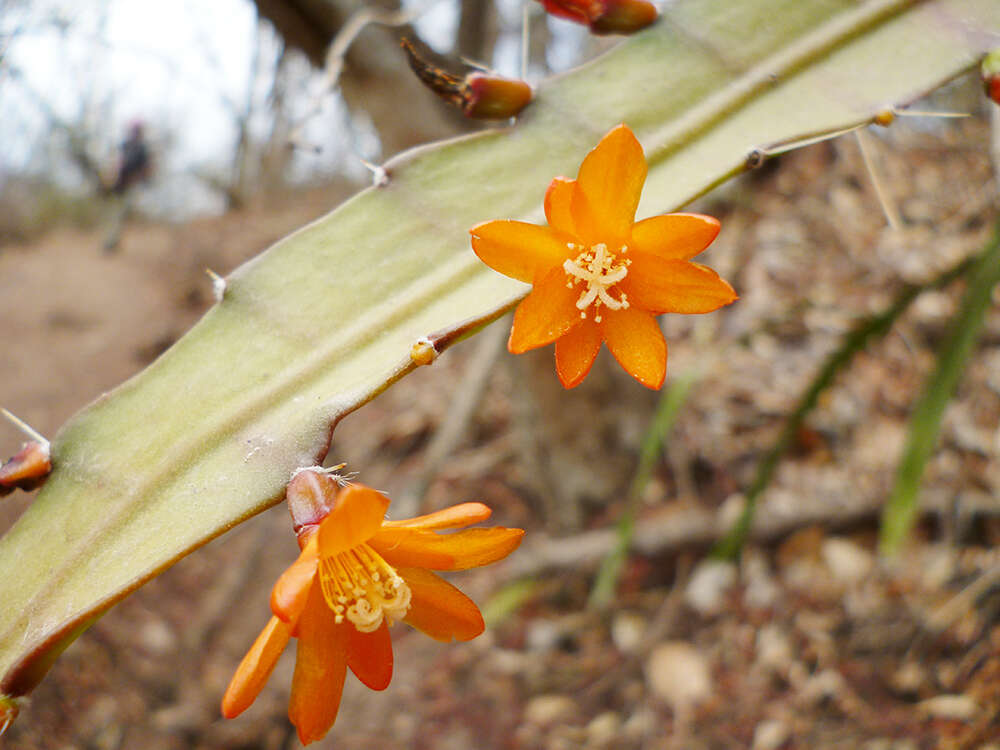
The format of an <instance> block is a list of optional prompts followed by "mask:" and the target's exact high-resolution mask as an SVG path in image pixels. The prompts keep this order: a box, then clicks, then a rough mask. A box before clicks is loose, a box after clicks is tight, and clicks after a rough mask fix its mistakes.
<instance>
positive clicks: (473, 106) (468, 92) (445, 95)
mask: <svg viewBox="0 0 1000 750" xmlns="http://www.w3.org/2000/svg"><path fill="white" fill-rule="evenodd" d="M400 44H401V45H402V47H403V49H404V50H405V51H406V57H407V60H408V61H409V63H410V68H411V69H412V70H413V72H414V73H416V74H417V78H419V79H420V80H421V81H422V82H423V84H424V85H425V86H427V88H429V89H430V90H431V91H433V92H434V93H435V94H437V95H438V96H439V97H441V98H442V99H444V100H445V101H446V102H449V103H451V104H454V105H455V106H456V107H458V108H459V109H461V110H462V113H463V114H464V115H465V116H466V117H474V118H476V119H480V120H504V119H507V118H508V117H514V116H515V115H516V114H517V113H518V112H520V111H521V110H522V109H524V107H525V106H526V105H527V104H528V102H530V101H531V97H532V91H531V86H529V85H528V84H527V83H525V82H524V81H518V80H515V79H512V78H502V77H500V76H494V75H489V74H486V73H480V72H475V73H470V74H469V75H467V76H465V78H460V77H458V76H456V75H453V74H451V73H449V72H447V71H445V70H442V69H440V68H437V67H435V66H433V65H431V64H430V63H429V62H427V61H426V60H424V59H423V58H422V57H420V55H418V54H417V50H416V48H415V47H414V46H413V43H412V42H410V41H409V40H408V39H403V40H402V41H401V42H400Z"/></svg>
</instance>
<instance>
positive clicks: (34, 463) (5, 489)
mask: <svg viewBox="0 0 1000 750" xmlns="http://www.w3.org/2000/svg"><path fill="white" fill-rule="evenodd" d="M51 471H52V462H51V461H50V460H49V444H48V442H45V443H40V442H38V441H37V440H31V441H29V442H27V443H25V444H24V446H23V447H22V448H21V450H20V451H18V452H17V453H16V454H14V456H13V457H12V458H11V459H9V460H8V461H7V463H5V464H4V465H3V466H0V497H2V496H3V495H8V494H10V493H11V492H13V491H14V490H15V489H22V490H25V491H26V492H27V491H30V490H33V489H36V488H37V487H41V486H42V483H43V482H45V478H46V477H48V475H49V472H51Z"/></svg>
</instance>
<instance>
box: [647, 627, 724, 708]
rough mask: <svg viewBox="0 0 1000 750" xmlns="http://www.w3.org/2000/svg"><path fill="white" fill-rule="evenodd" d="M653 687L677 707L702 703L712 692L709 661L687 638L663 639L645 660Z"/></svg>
mask: <svg viewBox="0 0 1000 750" xmlns="http://www.w3.org/2000/svg"><path fill="white" fill-rule="evenodd" d="M646 681H647V682H648V684H649V687H650V689H651V690H652V691H653V692H654V693H655V694H656V695H657V696H659V697H660V698H662V699H663V700H664V701H666V702H667V703H669V704H670V706H671V707H672V708H673V709H674V711H677V710H678V709H679V708H680V709H683V708H686V707H688V706H691V705H694V704H696V703H699V702H701V701H703V700H705V699H706V698H708V697H709V696H710V695H711V694H712V676H711V674H710V672H709V669H708V663H707V662H706V661H705V658H704V657H703V656H702V655H701V652H699V651H698V649H696V648H695V647H694V646H692V645H691V644H690V643H688V642H686V641H667V642H665V643H661V644H660V645H659V646H657V647H656V648H655V649H653V652H652V653H651V654H650V655H649V661H647V662H646Z"/></svg>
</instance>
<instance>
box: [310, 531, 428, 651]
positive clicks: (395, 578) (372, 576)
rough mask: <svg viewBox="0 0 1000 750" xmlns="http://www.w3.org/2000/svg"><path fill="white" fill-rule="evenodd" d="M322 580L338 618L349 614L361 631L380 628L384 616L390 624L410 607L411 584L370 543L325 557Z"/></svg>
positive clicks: (329, 604) (321, 574) (340, 620)
mask: <svg viewBox="0 0 1000 750" xmlns="http://www.w3.org/2000/svg"><path fill="white" fill-rule="evenodd" d="M319 580H320V586H321V587H322V589H323V598H324V599H326V603H327V606H329V607H330V609H332V610H333V611H334V613H335V619H336V621H337V622H338V623H339V622H343V618H344V617H346V618H347V619H348V620H350V621H351V622H352V623H353V624H354V626H355V627H356V628H357V629H358V630H359V631H361V632H362V633H371V632H373V631H375V630H377V629H378V627H379V626H380V625H381V624H382V619H383V618H385V619H387V620H388V621H389V623H390V624H391V623H392V621H393V620H394V619H396V620H398V619H402V618H403V617H404V616H406V613H407V611H408V610H409V609H410V587H409V586H407V585H406V581H404V580H403V579H402V578H401V577H400V576H399V574H398V573H397V572H396V571H395V570H393V568H392V566H390V565H389V563H387V562H386V561H385V560H383V559H382V557H381V556H380V555H379V554H378V553H377V552H375V550H373V549H372V548H371V547H369V546H368V545H367V544H361V545H358V546H357V547H354V548H352V549H349V550H347V551H345V552H340V553H339V554H336V555H334V556H333V557H324V558H322V559H321V560H320V566H319Z"/></svg>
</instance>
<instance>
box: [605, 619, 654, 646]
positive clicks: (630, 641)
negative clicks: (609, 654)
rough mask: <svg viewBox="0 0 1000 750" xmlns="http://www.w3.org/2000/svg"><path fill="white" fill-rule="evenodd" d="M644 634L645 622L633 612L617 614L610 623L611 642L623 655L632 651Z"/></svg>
mask: <svg viewBox="0 0 1000 750" xmlns="http://www.w3.org/2000/svg"><path fill="white" fill-rule="evenodd" d="M644 632H646V620H645V618H643V617H642V615H638V614H636V613H634V612H619V613H618V614H616V615H615V618H614V620H612V621H611V640H612V641H613V642H614V644H615V647H616V648H617V649H618V650H619V651H621V652H622V653H623V654H628V653H631V652H632V651H634V650H635V649H636V648H637V647H638V646H639V643H640V642H641V641H642V634H643V633H644Z"/></svg>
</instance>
